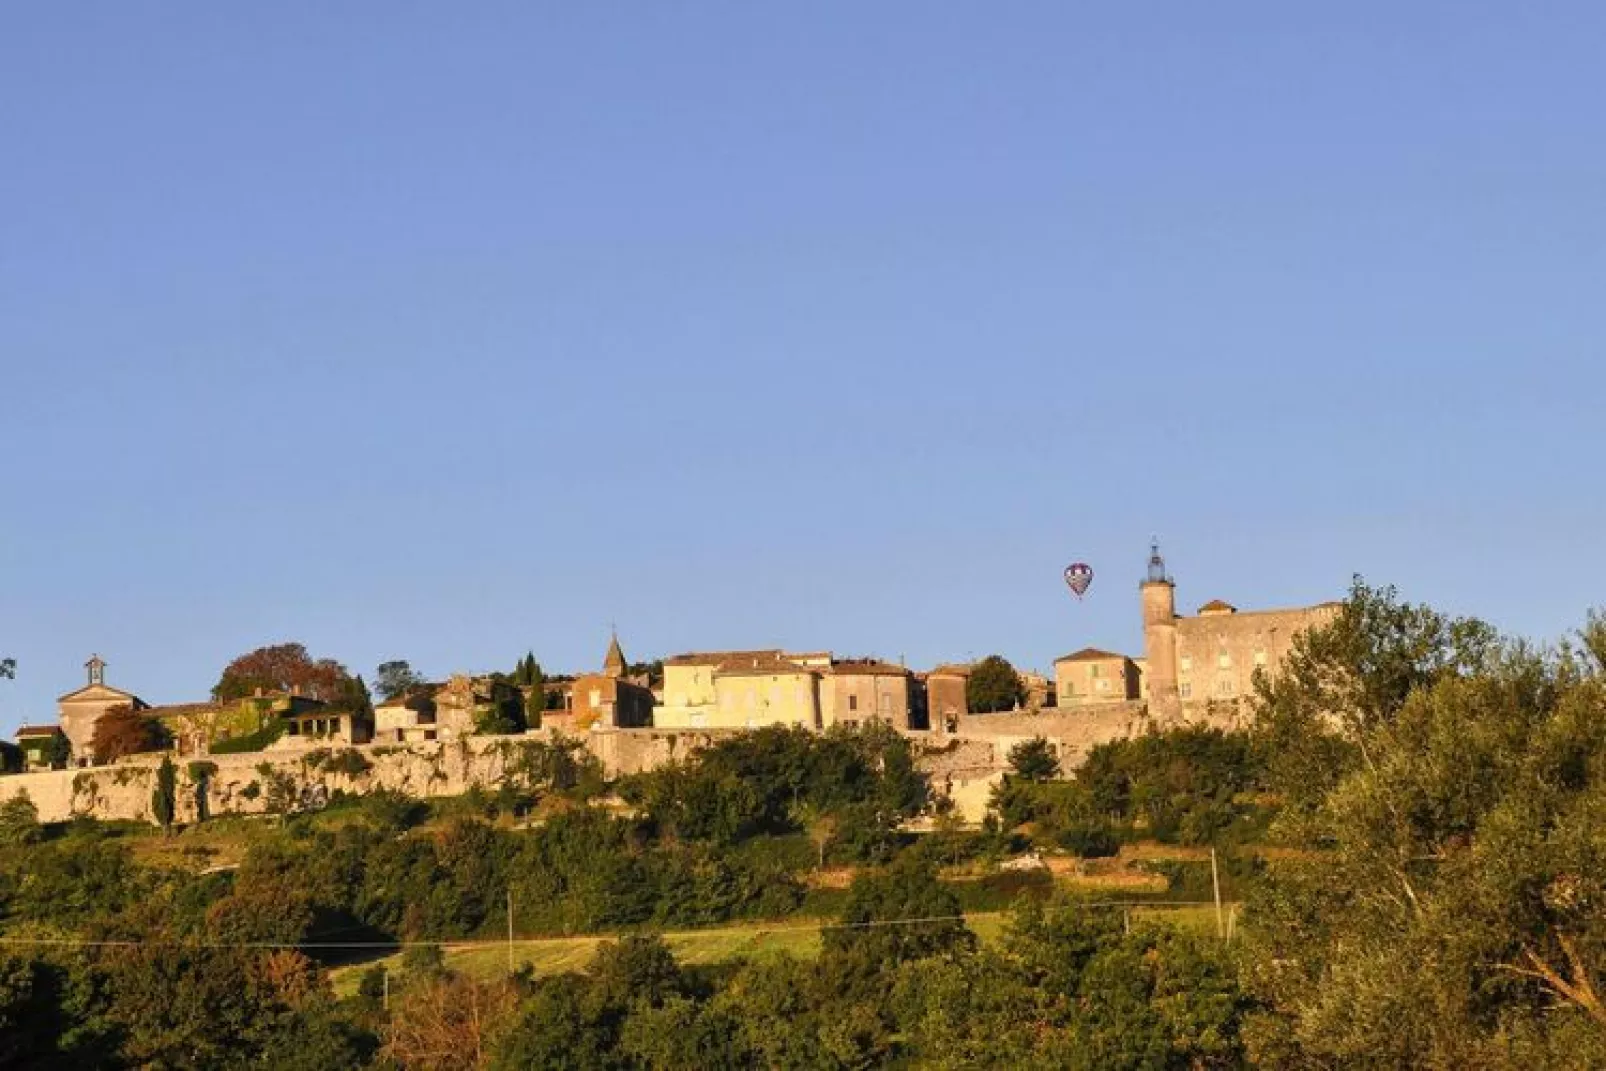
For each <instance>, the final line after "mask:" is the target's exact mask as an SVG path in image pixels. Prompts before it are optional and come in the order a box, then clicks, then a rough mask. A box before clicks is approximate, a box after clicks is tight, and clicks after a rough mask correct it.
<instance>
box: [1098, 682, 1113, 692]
mask: <svg viewBox="0 0 1606 1071" xmlns="http://www.w3.org/2000/svg"><path fill="white" fill-rule="evenodd" d="M1109 690H1110V682H1109V681H1099V691H1101V692H1107V691H1109Z"/></svg>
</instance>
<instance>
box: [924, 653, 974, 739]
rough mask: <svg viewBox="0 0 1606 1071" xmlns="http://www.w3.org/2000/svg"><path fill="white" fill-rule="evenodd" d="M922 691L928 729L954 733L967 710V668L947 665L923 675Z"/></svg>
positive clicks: (968, 674)
mask: <svg viewBox="0 0 1606 1071" xmlns="http://www.w3.org/2000/svg"><path fill="white" fill-rule="evenodd" d="M921 683H922V685H923V687H924V690H925V707H926V714H927V717H928V718H929V719H930V722H931V728H932V729H934V730H938V731H940V732H949V733H951V732H956V731H958V729H959V723H960V722H961V721H963V720H964V719H965V717H966V715H968V714H969V713H970V705H969V700H968V699H967V698H966V696H965V689H966V687H967V686H968V685H969V684H970V667H969V666H966V665H956V664H947V665H941V666H938V667H937V668H936V669H933V670H931V671H930V672H929V673H927V674H926V676H925V679H924V681H922V682H921Z"/></svg>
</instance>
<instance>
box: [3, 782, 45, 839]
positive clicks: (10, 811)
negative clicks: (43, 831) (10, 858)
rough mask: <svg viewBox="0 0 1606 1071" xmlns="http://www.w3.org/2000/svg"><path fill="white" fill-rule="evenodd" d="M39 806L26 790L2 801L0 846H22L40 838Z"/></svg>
mask: <svg viewBox="0 0 1606 1071" xmlns="http://www.w3.org/2000/svg"><path fill="white" fill-rule="evenodd" d="M39 837H40V829H39V808H38V807H36V806H34V802H33V800H31V799H29V798H28V793H27V791H26V790H24V791H19V792H18V793H17V794H16V795H15V796H12V797H11V798H10V799H8V800H6V801H5V802H4V803H0V846H4V847H7V848H22V847H26V846H27V845H30V844H34V843H36V842H37V841H38V840H39Z"/></svg>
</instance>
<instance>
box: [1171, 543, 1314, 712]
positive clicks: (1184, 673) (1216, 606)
mask: <svg viewBox="0 0 1606 1071" xmlns="http://www.w3.org/2000/svg"><path fill="white" fill-rule="evenodd" d="M1140 591H1141V592H1142V601H1143V646H1144V651H1145V655H1146V662H1145V664H1146V672H1145V673H1144V676H1145V678H1146V681H1147V692H1148V698H1149V710H1150V712H1151V713H1152V714H1153V715H1154V716H1155V717H1157V718H1161V719H1172V720H1174V719H1177V718H1181V717H1183V716H1184V715H1185V714H1188V713H1192V712H1195V711H1199V710H1203V709H1206V708H1208V707H1209V705H1210V704H1212V703H1214V704H1225V705H1228V706H1230V707H1236V706H1237V704H1238V702H1239V701H1240V700H1242V699H1245V698H1247V697H1248V696H1250V695H1251V694H1252V693H1253V689H1254V674H1255V672H1256V671H1257V670H1261V671H1264V672H1265V673H1267V674H1275V673H1276V672H1277V670H1278V667H1279V666H1280V665H1281V664H1282V661H1283V659H1284V658H1286V657H1287V655H1288V652H1289V650H1290V648H1291V647H1292V646H1293V642H1294V637H1295V636H1297V635H1298V634H1299V633H1300V632H1302V631H1304V630H1305V629H1308V628H1311V627H1313V626H1317V625H1321V624H1324V623H1326V622H1327V621H1330V620H1332V618H1333V616H1334V615H1335V614H1336V613H1337V612H1338V610H1339V607H1340V604H1339V603H1336V602H1326V603H1319V604H1317V605H1315V606H1304V607H1297V608H1293V609H1283V610H1251V611H1239V610H1238V608H1237V607H1235V606H1233V605H1231V604H1230V603H1226V602H1223V601H1222V600H1220V599H1215V600H1212V601H1210V602H1207V603H1205V604H1204V605H1203V606H1201V607H1199V611H1198V613H1197V614H1196V615H1194V616H1192V617H1187V616H1180V615H1178V614H1177V604H1176V584H1175V583H1174V582H1173V581H1172V579H1171V577H1170V576H1169V575H1168V574H1167V573H1166V568H1165V559H1164V558H1162V557H1161V556H1160V548H1159V546H1158V545H1156V546H1154V547H1151V548H1150V555H1149V569H1148V575H1147V577H1146V578H1145V579H1144V581H1143V583H1142V584H1141V586H1140Z"/></svg>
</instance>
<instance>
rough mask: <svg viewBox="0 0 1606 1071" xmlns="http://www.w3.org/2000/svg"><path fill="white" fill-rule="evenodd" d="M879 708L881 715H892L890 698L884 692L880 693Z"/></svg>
mask: <svg viewBox="0 0 1606 1071" xmlns="http://www.w3.org/2000/svg"><path fill="white" fill-rule="evenodd" d="M880 706H881V713H883V714H891V713H892V696H890V695H888V694H887V693H886V692H882V693H881V702H880Z"/></svg>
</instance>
